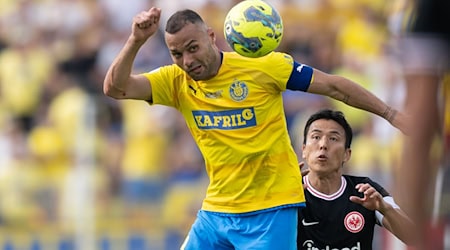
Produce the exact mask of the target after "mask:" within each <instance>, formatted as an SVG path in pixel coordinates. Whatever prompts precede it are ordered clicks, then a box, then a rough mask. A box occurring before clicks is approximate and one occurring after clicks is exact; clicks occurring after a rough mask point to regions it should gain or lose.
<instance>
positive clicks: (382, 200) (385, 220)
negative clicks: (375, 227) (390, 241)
mask: <svg viewBox="0 0 450 250" xmlns="http://www.w3.org/2000/svg"><path fill="white" fill-rule="evenodd" d="M371 184H372V185H371ZM371 184H369V183H359V184H357V185H356V187H355V188H356V189H357V190H358V192H360V193H362V194H363V197H362V198H361V197H358V196H351V197H350V200H351V201H352V202H354V203H358V204H360V205H362V206H364V207H365V208H367V209H369V210H372V211H376V213H379V214H377V218H378V219H380V220H381V221H380V222H381V224H382V225H383V226H384V227H385V228H386V229H387V230H389V231H390V232H391V233H392V234H394V235H395V236H396V237H397V238H398V239H400V240H401V241H403V242H404V243H405V244H408V245H411V244H413V243H414V237H413V235H412V234H411V230H410V229H411V228H413V227H415V224H414V223H413V221H412V220H411V219H410V218H409V217H408V216H407V215H406V213H405V212H403V210H401V208H400V207H399V206H398V205H397V204H396V203H395V202H394V199H393V198H392V197H391V196H389V194H388V193H387V192H386V191H385V190H384V189H383V188H381V186H379V185H378V184H377V183H373V182H372V183H371ZM375 187H377V188H378V190H377V189H376V188H375ZM382 193H383V195H382Z"/></svg>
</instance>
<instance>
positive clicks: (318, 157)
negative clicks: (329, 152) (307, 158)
mask: <svg viewBox="0 0 450 250" xmlns="http://www.w3.org/2000/svg"><path fill="white" fill-rule="evenodd" d="M317 159H318V160H319V161H326V160H327V159H328V157H327V156H326V155H324V154H321V155H319V156H317Z"/></svg>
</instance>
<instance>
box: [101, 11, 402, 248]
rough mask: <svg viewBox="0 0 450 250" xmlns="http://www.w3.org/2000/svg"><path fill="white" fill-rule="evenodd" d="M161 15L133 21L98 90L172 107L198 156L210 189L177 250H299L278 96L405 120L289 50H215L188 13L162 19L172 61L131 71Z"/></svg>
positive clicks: (292, 174)
mask: <svg viewBox="0 0 450 250" xmlns="http://www.w3.org/2000/svg"><path fill="white" fill-rule="evenodd" d="M160 14H161V10H160V9H159V8H155V7H152V8H150V9H149V10H148V11H143V12H141V13H139V14H138V15H136V16H135V17H134V20H133V25H132V31H131V35H130V36H129V38H128V40H127V42H126V44H125V45H124V47H123V49H122V50H121V51H120V53H119V54H118V55H117V57H116V59H115V60H114V61H113V63H112V65H111V66H110V68H109V70H108V72H107V74H106V77H105V80H104V92H105V94H106V95H108V96H111V97H113V98H117V99H139V100H145V101H147V102H149V103H150V104H151V105H154V104H161V105H167V106H171V107H174V108H175V109H177V110H179V111H180V113H181V114H182V115H183V116H184V118H185V120H186V124H187V126H188V128H189V129H190V131H191V133H192V136H193V137H194V139H195V141H196V142H197V144H198V146H199V148H200V150H201V152H202V154H203V157H204V160H205V163H206V171H207V173H208V176H209V179H210V184H209V186H208V189H207V193H206V197H205V199H204V201H203V205H202V208H201V210H200V211H199V212H198V215H197V219H196V221H195V222H194V224H193V225H192V227H191V230H190V232H189V234H188V236H187V237H186V240H185V242H184V243H183V246H181V248H182V249H196V250H198V249H246V250H247V249H258V250H261V249H267V250H269V249H271V250H272V249H283V250H294V249H296V237H297V209H298V207H301V206H304V202H305V198H304V194H303V188H302V186H301V175H300V171H299V168H298V159H297V157H296V154H295V152H294V150H293V148H292V146H291V142H290V139H289V135H288V131H287V127H286V121H285V116H284V111H283V105H282V92H283V91H285V90H286V89H290V90H298V91H307V92H310V93H316V94H321V95H326V96H330V97H332V98H335V99H337V100H341V101H344V102H346V103H347V104H349V105H351V106H354V107H357V108H360V109H363V110H367V111H369V112H372V113H374V114H377V115H380V116H382V117H384V118H385V119H387V120H388V121H389V122H390V123H391V124H392V125H393V126H395V127H397V128H399V129H402V130H403V127H404V126H405V123H406V121H405V116H404V114H403V113H401V112H396V111H394V110H393V109H391V108H390V107H388V106H387V105H386V104H385V103H383V102H382V101H381V100H380V99H378V98H377V97H375V96H374V95H373V94H371V93H370V92H369V91H367V90H365V89H364V88H362V87H360V86H359V85H357V84H355V83H353V82H351V81H350V80H347V79H345V78H343V77H339V76H335V75H329V74H326V73H324V72H321V71H319V70H316V69H313V68H311V67H310V66H307V65H304V64H301V63H298V62H296V61H294V59H293V58H292V57H291V56H290V55H288V54H284V53H279V52H272V53H270V54H269V55H267V56H264V57H261V58H253V59H252V58H245V57H242V56H239V55H238V54H236V53H234V52H222V51H220V50H219V49H218V47H217V46H216V44H215V39H216V38H215V34H214V32H213V30H212V29H211V28H209V27H208V26H207V25H206V24H205V22H204V21H203V20H202V18H201V17H200V16H199V15H198V14H197V13H196V12H194V11H192V10H182V11H178V12H176V13H175V14H173V15H172V16H171V17H170V18H169V19H168V21H167V25H166V29H165V41H166V44H167V47H168V49H169V51H170V53H171V57H172V59H173V62H174V64H172V65H167V66H161V67H159V68H157V69H151V70H152V71H150V72H148V73H144V74H137V75H135V74H132V73H131V72H132V67H133V61H134V58H135V56H136V55H137V53H138V51H139V49H140V47H141V46H142V45H143V44H144V43H145V42H146V41H147V39H148V38H149V37H151V36H152V35H153V34H154V33H155V32H156V31H157V30H158V26H159V19H160ZM150 150H151V149H150Z"/></svg>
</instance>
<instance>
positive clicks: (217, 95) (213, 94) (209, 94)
mask: <svg viewBox="0 0 450 250" xmlns="http://www.w3.org/2000/svg"><path fill="white" fill-rule="evenodd" d="M222 92H223V91H222V90H217V91H216V92H206V93H205V97H206V98H211V99H217V98H220V97H222Z"/></svg>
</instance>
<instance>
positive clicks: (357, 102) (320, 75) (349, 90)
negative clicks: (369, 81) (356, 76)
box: [308, 69, 407, 133]
mask: <svg viewBox="0 0 450 250" xmlns="http://www.w3.org/2000/svg"><path fill="white" fill-rule="evenodd" d="M308 92H310V93H315V94H320V95H326V96H329V97H331V98H334V99H336V100H339V101H342V102H344V103H346V104H348V105H350V106H353V107H355V108H359V109H362V110H365V111H368V112H371V113H373V114H376V115H378V116H380V117H383V118H384V119H386V120H387V121H388V122H390V123H391V124H392V125H393V126H394V127H396V128H398V129H400V130H401V131H402V132H404V133H406V132H407V121H406V116H405V115H404V114H403V113H402V112H398V111H397V110H395V109H392V108H391V107H390V106H389V105H387V104H386V103H384V102H383V101H382V100H380V99H379V98H378V97H376V96H375V95H374V94H373V93H371V92H370V91H368V90H367V89H365V88H363V87H361V86H360V85H359V84H356V83H355V82H353V81H351V80H349V79H347V78H344V77H341V76H337V75H331V74H327V73H324V72H322V71H320V70H317V69H314V79H313V82H312V83H311V85H310V87H309V89H308Z"/></svg>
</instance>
